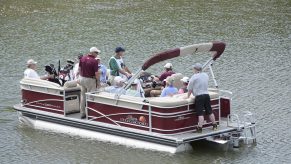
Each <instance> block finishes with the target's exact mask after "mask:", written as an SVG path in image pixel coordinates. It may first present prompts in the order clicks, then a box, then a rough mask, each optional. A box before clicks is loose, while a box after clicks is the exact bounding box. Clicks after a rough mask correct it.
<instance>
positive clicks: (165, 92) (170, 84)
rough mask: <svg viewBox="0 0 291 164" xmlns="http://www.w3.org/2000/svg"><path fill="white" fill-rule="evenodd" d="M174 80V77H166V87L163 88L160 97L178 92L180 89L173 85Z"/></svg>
mask: <svg viewBox="0 0 291 164" xmlns="http://www.w3.org/2000/svg"><path fill="white" fill-rule="evenodd" d="M173 82H174V80H173V79H172V78H168V79H166V87H165V88H164V89H163V90H162V93H161V96H160V97H166V96H170V97H172V96H173V95H175V94H177V93H178V89H177V88H175V87H174V86H173Z"/></svg>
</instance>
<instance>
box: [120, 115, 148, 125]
mask: <svg viewBox="0 0 291 164" xmlns="http://www.w3.org/2000/svg"><path fill="white" fill-rule="evenodd" d="M120 121H121V122H126V123H131V124H136V125H142V126H148V123H147V120H146V118H145V116H140V117H139V118H136V117H133V116H132V115H128V116H127V117H126V118H120Z"/></svg>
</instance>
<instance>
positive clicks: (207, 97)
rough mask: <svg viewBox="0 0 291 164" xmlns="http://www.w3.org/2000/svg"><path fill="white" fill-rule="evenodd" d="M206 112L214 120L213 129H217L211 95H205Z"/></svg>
mask: <svg viewBox="0 0 291 164" xmlns="http://www.w3.org/2000/svg"><path fill="white" fill-rule="evenodd" d="M204 106H205V113H206V114H207V115H208V117H209V119H210V121H211V122H212V126H213V130H216V129H217V124H216V122H215V116H214V114H213V112H212V108H211V102H210V96H209V95H205V104H204Z"/></svg>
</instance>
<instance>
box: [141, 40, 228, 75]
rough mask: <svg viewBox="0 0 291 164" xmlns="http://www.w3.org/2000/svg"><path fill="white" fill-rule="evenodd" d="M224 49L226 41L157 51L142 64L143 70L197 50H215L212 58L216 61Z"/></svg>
mask: <svg viewBox="0 0 291 164" xmlns="http://www.w3.org/2000/svg"><path fill="white" fill-rule="evenodd" d="M224 49H225V43H224V42H219V41H215V42H210V43H201V44H193V45H189V46H185V47H180V48H175V49H171V50H167V51H164V52H160V53H157V54H155V55H154V56H152V57H151V58H149V59H148V60H147V61H145V62H144V64H143V66H142V70H144V71H145V70H146V69H148V68H149V67H151V66H152V65H154V64H156V63H159V62H162V61H164V60H168V59H172V58H175V57H179V56H185V55H190V54H194V53H195V52H215V53H214V55H213V57H212V60H214V61H215V60H216V59H217V58H219V57H220V55H221V54H222V53H223V51H224Z"/></svg>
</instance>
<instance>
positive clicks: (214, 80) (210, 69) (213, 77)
mask: <svg viewBox="0 0 291 164" xmlns="http://www.w3.org/2000/svg"><path fill="white" fill-rule="evenodd" d="M209 71H210V74H211V76H212V80H213V82H214V86H215V88H218V85H217V82H216V79H215V76H214V73H213V70H212V64H210V65H209Z"/></svg>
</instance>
